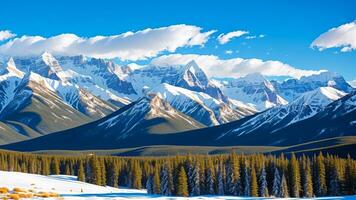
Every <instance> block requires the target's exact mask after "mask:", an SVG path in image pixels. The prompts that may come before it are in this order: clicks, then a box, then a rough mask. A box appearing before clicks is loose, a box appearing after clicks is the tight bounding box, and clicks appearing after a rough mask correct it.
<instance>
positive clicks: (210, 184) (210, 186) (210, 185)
mask: <svg viewBox="0 0 356 200" xmlns="http://www.w3.org/2000/svg"><path fill="white" fill-rule="evenodd" d="M205 180H206V185H207V186H206V187H207V193H208V194H210V195H212V194H215V189H214V184H215V179H214V174H213V170H212V168H208V169H207V173H206V179H205Z"/></svg>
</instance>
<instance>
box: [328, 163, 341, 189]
mask: <svg viewBox="0 0 356 200" xmlns="http://www.w3.org/2000/svg"><path fill="white" fill-rule="evenodd" d="M330 170H331V177H330V183H329V190H328V191H329V195H332V196H338V195H340V188H341V186H340V185H341V183H340V174H339V171H338V169H337V167H336V164H333V166H331V169H330Z"/></svg>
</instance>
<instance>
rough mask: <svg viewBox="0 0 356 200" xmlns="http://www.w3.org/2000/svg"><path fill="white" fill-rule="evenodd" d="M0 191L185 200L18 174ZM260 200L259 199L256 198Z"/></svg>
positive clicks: (7, 176)
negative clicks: (19, 190)
mask: <svg viewBox="0 0 356 200" xmlns="http://www.w3.org/2000/svg"><path fill="white" fill-rule="evenodd" d="M0 187H7V188H9V189H10V190H12V189H13V188H14V187H18V188H24V189H33V190H36V191H38V192H40V191H44V192H55V193H59V194H60V196H61V197H63V198H64V199H77V200H84V199H157V200H161V199H177V200H179V199H188V198H183V197H165V196H159V195H148V194H147V193H146V191H145V190H135V189H123V188H112V187H102V186H97V185H92V184H88V183H83V182H80V181H76V177H75V176H66V175H56V176H42V175H36V174H27V173H20V172H6V171H0ZM189 199H208V200H210V199H211V200H213V199H232V200H233V199H256V198H246V197H231V196H199V197H190V198H189ZM258 199H263V198H258ZM317 199H320V200H324V199H325V200H326V199H343V200H344V199H347V200H349V199H356V196H345V197H324V198H317Z"/></svg>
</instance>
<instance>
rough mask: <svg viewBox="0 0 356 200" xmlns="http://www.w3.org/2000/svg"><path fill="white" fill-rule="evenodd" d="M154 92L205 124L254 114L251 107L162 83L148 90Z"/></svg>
mask: <svg viewBox="0 0 356 200" xmlns="http://www.w3.org/2000/svg"><path fill="white" fill-rule="evenodd" d="M149 94H156V95H158V96H159V97H161V98H162V99H164V100H165V101H167V102H169V103H170V105H171V106H172V107H174V108H175V109H177V110H179V111H181V112H182V113H184V114H186V115H188V116H190V117H192V118H194V119H195V120H197V121H199V122H200V123H202V124H205V125H207V126H212V125H219V124H224V123H227V122H230V121H234V120H237V119H240V118H243V117H244V116H247V115H251V114H254V113H255V112H256V110H254V109H253V108H252V107H248V106H246V105H245V106H242V105H241V104H240V105H232V103H225V102H223V101H222V100H218V99H215V98H213V97H211V96H210V95H208V94H206V93H203V92H196V91H192V90H188V89H185V88H182V87H177V86H173V85H170V84H167V83H163V84H161V85H159V86H158V87H155V88H153V89H152V90H150V91H149Z"/></svg>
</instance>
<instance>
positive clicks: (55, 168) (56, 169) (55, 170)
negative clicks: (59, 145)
mask: <svg viewBox="0 0 356 200" xmlns="http://www.w3.org/2000/svg"><path fill="white" fill-rule="evenodd" d="M59 173H60V170H59V161H58V159H56V158H52V160H51V174H54V175H58V174H59Z"/></svg>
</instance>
